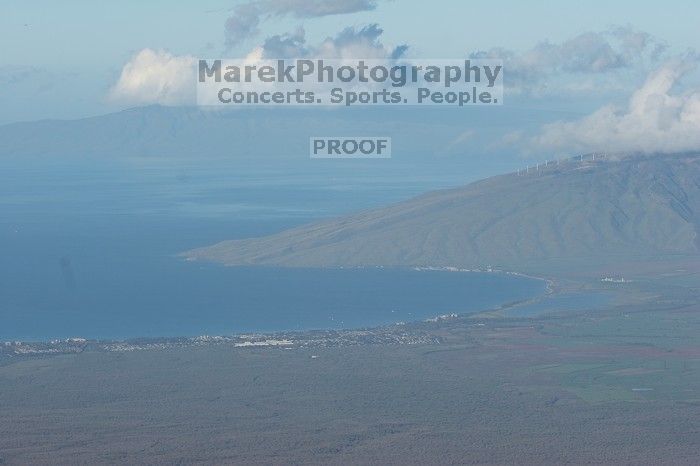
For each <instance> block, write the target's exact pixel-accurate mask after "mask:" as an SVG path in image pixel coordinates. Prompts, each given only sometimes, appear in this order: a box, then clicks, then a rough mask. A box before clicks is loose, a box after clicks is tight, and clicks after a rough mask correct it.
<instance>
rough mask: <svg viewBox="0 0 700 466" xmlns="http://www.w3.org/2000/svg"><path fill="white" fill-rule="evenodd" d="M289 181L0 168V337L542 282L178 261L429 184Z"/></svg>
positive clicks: (450, 301)
mask: <svg viewBox="0 0 700 466" xmlns="http://www.w3.org/2000/svg"><path fill="white" fill-rule="evenodd" d="M290 179H291V178H289V177H288V176H285V174H284V173H281V172H280V173H275V172H269V171H268V172H266V173H258V174H252V173H245V174H243V173H240V172H239V171H237V169H234V168H230V169H228V168H226V167H213V168H212V167H207V168H197V167H192V166H184V167H178V166H177V165H176V164H167V165H163V166H156V167H150V166H142V165H137V166H134V165H124V164H105V163H103V162H100V163H98V164H85V163H80V164H78V165H76V166H65V165H62V166H60V167H46V166H44V167H40V168H37V167H36V166H29V165H20V166H11V167H9V166H3V167H2V181H3V182H2V185H1V186H0V247H1V249H0V256H1V258H0V340H15V339H20V340H48V339H53V338H67V337H85V338H130V337H139V336H143V337H148V336H191V335H200V334H232V333H241V332H252V331H277V330H303V329H315V328H351V327H364V326H375V325H382V324H389V323H392V322H398V321H411V320H419V319H424V318H427V317H432V316H435V315H438V314H445V313H452V312H469V311H476V310H479V309H484V308H488V307H492V306H496V305H498V304H500V303H504V302H510V301H516V300H521V299H525V298H528V297H532V296H534V295H537V294H539V293H541V292H542V291H543V288H544V285H543V283H542V282H540V281H537V280H531V279H526V278H519V277H512V276H503V275H494V274H468V273H452V272H436V271H431V272H426V271H421V272H418V271H413V270H400V269H362V270H358V269H340V270H314V269H277V268H253V267H244V268H239V267H237V268H227V267H222V266H218V265H213V264H202V263H192V262H186V261H183V260H182V259H181V258H179V257H177V254H178V253H179V252H182V251H185V250H187V249H190V248H193V247H198V246H202V245H207V244H211V243H214V242H216V241H220V240H224V239H231V238H244V237H251V236H259V235H264V234H269V233H273V232H276V231H280V230H282V229H284V228H288V227H291V226H295V225H298V224H301V223H305V222H308V221H312V220H314V219H317V218H321V217H328V216H332V215H338V214H341V213H345V212H349V211H352V210H356V209H361V208H368V207H372V206H376V205H382V204H386V203H388V202H393V201H397V200H400V199H405V198H408V197H410V196H412V195H415V194H418V193H420V192H423V191H426V190H428V189H431V188H435V187H438V186H439V185H440V181H436V180H434V179H419V178H416V179H408V178H405V177H402V178H401V179H400V180H396V181H393V182H389V181H387V180H386V179H385V178H371V177H370V178H369V179H368V178H365V177H359V176H358V177H356V178H348V177H345V178H343V179H342V180H338V179H330V178H328V177H327V176H321V177H313V176H311V177H307V178H303V177H301V178H299V177H296V178H293V180H294V181H290Z"/></svg>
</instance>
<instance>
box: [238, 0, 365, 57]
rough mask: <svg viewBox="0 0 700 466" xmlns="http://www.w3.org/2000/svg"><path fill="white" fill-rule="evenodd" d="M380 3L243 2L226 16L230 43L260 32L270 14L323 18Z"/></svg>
mask: <svg viewBox="0 0 700 466" xmlns="http://www.w3.org/2000/svg"><path fill="white" fill-rule="evenodd" d="M376 7H377V0H255V1H251V2H248V3H243V4H240V5H238V6H236V7H235V8H234V9H233V14H232V15H231V16H230V17H229V18H228V19H227V20H226V23H225V25H224V34H225V36H226V45H227V46H228V47H233V46H235V45H238V44H240V43H241V42H243V41H245V40H246V39H248V38H249V37H252V36H254V35H256V34H257V33H258V32H259V29H258V26H259V25H260V23H262V22H263V21H264V20H265V19H267V18H269V17H275V16H278V17H279V16H292V17H295V18H302V19H303V18H319V17H322V16H331V15H342V14H349V13H357V12H359V11H368V10H374V9H375V8H376Z"/></svg>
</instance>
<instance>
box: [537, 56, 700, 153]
mask: <svg viewBox="0 0 700 466" xmlns="http://www.w3.org/2000/svg"><path fill="white" fill-rule="evenodd" d="M696 65H697V57H696V56H695V55H689V56H687V57H684V58H677V59H673V60H669V61H667V62H666V63H665V64H664V65H663V66H661V67H660V68H658V69H657V70H655V71H654V72H652V73H651V74H650V75H649V76H648V78H647V80H646V82H645V83H644V84H643V85H642V86H641V87H640V88H639V89H637V90H636V91H635V92H634V93H633V94H632V96H631V98H630V99H629V102H628V104H627V105H626V106H625V107H617V106H614V105H607V106H604V107H602V108H600V109H599V110H597V111H596V112H594V113H592V114H591V115H589V116H587V117H585V118H582V119H580V120H576V121H570V122H556V123H551V124H548V125H545V126H544V127H543V128H542V131H541V132H540V134H538V135H536V136H534V137H532V138H530V141H529V142H530V145H531V146H532V147H533V148H535V149H548V150H564V151H566V152H572V151H611V152H642V153H654V152H664V153H669V152H682V151H691V150H700V89H698V88H695V89H690V90H686V91H684V92H681V91H677V90H676V88H677V87H678V86H677V84H678V81H679V79H680V78H681V77H683V76H684V75H686V74H687V73H688V72H689V71H691V70H693V69H694V68H695V67H696Z"/></svg>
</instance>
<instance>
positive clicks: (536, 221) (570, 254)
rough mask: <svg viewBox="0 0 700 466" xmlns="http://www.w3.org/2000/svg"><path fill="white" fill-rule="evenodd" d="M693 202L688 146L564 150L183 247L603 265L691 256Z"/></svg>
mask: <svg viewBox="0 0 700 466" xmlns="http://www.w3.org/2000/svg"><path fill="white" fill-rule="evenodd" d="M698 212H700V154H677V155H656V156H635V157H625V158H616V159H612V158H611V157H606V158H601V157H598V158H597V159H595V160H593V159H592V157H588V158H583V160H581V159H579V158H574V159H569V160H566V161H563V162H560V163H556V162H555V163H551V162H550V163H549V164H547V165H546V166H540V167H539V168H531V169H530V171H529V172H528V173H524V172H522V171H521V172H518V173H509V174H505V175H498V176H495V177H491V178H486V179H484V180H480V181H477V182H474V183H471V184H468V185H466V186H464V187H460V188H453V189H449V190H441V191H434V192H430V193H426V194H424V195H421V196H418V197H416V198H413V199H410V200H407V201H404V202H401V203H398V204H394V205H392V206H388V207H384V208H379V209H372V210H368V211H363V212H358V213H355V214H351V215H348V216H344V217H340V218H336V219H329V220H324V221H321V222H316V223H313V224H310V225H304V226H301V227H297V228H294V229H291V230H287V231H283V232H280V233H278V234H275V235H271V236H268V237H263V238H253V239H243V240H230V241H224V242H221V243H218V244H215V245H212V246H208V247H203V248H198V249H194V250H192V251H187V252H185V253H184V254H183V255H184V256H185V257H186V258H188V259H189V260H206V261H213V262H219V263H223V264H226V265H268V266H297V267H307V266H308V267H341V266H342V267H360V266H445V267H479V266H485V265H498V266H502V267H506V268H519V269H525V270H527V269H528V268H532V267H534V266H536V264H537V263H538V262H543V261H558V262H562V263H567V262H570V263H574V262H577V261H578V262H580V261H584V262H585V261H588V262H592V263H594V264H598V265H600V266H605V265H609V264H611V263H615V262H621V261H631V260H638V259H641V258H647V257H648V258H650V260H653V258H655V257H656V258H661V257H674V256H678V257H684V258H687V257H695V256H697V255H699V254H700V241H699V237H700V235H699V234H698V232H700V215H698Z"/></svg>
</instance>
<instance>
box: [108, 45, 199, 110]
mask: <svg viewBox="0 0 700 466" xmlns="http://www.w3.org/2000/svg"><path fill="white" fill-rule="evenodd" d="M195 65H196V59H195V58H194V57H192V56H189V55H185V56H177V55H172V54H171V53H168V52H165V51H162V50H152V49H148V48H147V49H143V50H141V51H140V52H138V53H137V54H136V55H134V56H133V57H132V58H131V60H130V61H129V62H128V63H127V64H126V65H124V67H123V68H122V72H121V75H120V77H119V80H118V81H117V83H116V84H115V85H114V86H113V87H112V89H110V91H109V99H110V100H112V101H115V102H120V103H126V104H136V105H143V104H162V105H181V104H187V103H193V102H194V96H195V77H196V73H195V71H196V70H195Z"/></svg>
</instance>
